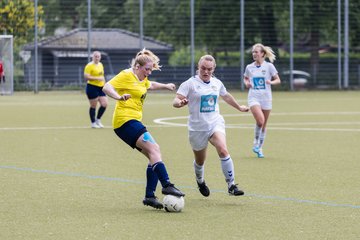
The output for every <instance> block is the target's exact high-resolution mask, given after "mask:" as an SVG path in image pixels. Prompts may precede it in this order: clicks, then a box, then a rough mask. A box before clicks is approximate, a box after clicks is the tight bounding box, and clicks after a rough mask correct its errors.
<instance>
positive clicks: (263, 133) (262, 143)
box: [259, 129, 266, 148]
mask: <svg viewBox="0 0 360 240" xmlns="http://www.w3.org/2000/svg"><path fill="white" fill-rule="evenodd" d="M265 137H266V129H264V131H261V133H260V138H259V139H260V141H259V148H262V146H263V145H264V142H265Z"/></svg>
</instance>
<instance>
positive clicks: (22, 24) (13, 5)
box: [0, 0, 44, 46]
mask: <svg viewBox="0 0 360 240" xmlns="http://www.w3.org/2000/svg"><path fill="white" fill-rule="evenodd" d="M42 15H43V8H42V6H38V23H37V24H38V28H39V29H41V28H43V27H44V22H43V21H42V19H41V17H42ZM0 16H1V17H0V18H1V21H0V32H3V33H6V34H11V35H13V36H14V44H15V45H16V46H19V45H21V44H23V43H25V42H28V41H32V40H33V39H32V38H33V36H34V26H35V9H34V3H33V2H32V1H30V0H1V7H0Z"/></svg>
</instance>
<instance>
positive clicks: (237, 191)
mask: <svg viewBox="0 0 360 240" xmlns="http://www.w3.org/2000/svg"><path fill="white" fill-rule="evenodd" d="M229 194H230V195H234V196H240V195H244V191H242V190H240V189H238V187H237V184H233V185H231V186H230V187H229Z"/></svg>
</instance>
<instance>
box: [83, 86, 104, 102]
mask: <svg viewBox="0 0 360 240" xmlns="http://www.w3.org/2000/svg"><path fill="white" fill-rule="evenodd" d="M86 95H87V97H88V99H94V98H97V97H105V96H106V94H105V93H104V92H103V91H102V87H98V86H94V85H91V84H86Z"/></svg>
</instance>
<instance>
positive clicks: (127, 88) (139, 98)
mask: <svg viewBox="0 0 360 240" xmlns="http://www.w3.org/2000/svg"><path fill="white" fill-rule="evenodd" d="M109 84H111V85H112V86H113V87H114V89H115V91H116V92H117V93H118V94H119V95H124V94H125V93H127V94H130V95H131V98H129V99H128V100H126V101H117V102H116V106H115V110H114V114H113V121H112V124H113V127H114V129H116V128H119V127H121V126H122V125H123V124H124V123H126V122H127V121H129V120H138V121H141V120H142V112H143V104H144V100H145V98H146V93H147V89H148V88H149V87H150V85H151V82H150V81H149V79H148V78H147V77H146V78H145V79H144V80H142V81H140V80H139V79H138V78H137V76H136V75H135V73H134V72H133V71H132V69H131V68H129V69H126V70H123V71H121V72H120V73H119V74H118V75H116V76H115V77H113V78H112V79H111V80H110V81H109Z"/></svg>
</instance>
